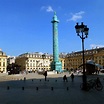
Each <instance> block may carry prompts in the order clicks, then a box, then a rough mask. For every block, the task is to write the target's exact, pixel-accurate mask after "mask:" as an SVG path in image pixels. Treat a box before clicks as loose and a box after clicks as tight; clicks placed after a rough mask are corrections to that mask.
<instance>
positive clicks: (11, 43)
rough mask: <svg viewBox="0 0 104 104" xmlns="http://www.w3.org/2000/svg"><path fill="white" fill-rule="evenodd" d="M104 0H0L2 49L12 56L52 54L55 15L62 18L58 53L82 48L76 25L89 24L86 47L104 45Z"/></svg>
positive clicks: (60, 19)
mask: <svg viewBox="0 0 104 104" xmlns="http://www.w3.org/2000/svg"><path fill="white" fill-rule="evenodd" d="M103 4H104V1H103V0H0V48H1V49H2V50H3V51H4V52H5V53H6V54H7V55H11V56H18V55H20V54H22V53H25V52H43V53H49V54H51V53H52V23H51V21H52V18H53V15H54V11H56V14H57V17H58V19H59V21H60V22H59V24H58V35H59V52H60V53H61V52H65V53H68V52H72V51H80V50H82V44H81V39H80V37H78V36H77V35H76V32H75V25H76V23H77V22H78V23H79V24H80V23H81V22H84V24H85V25H87V26H88V27H89V36H88V38H87V39H85V49H91V48H95V47H103V46H104V29H103V27H104V13H103V12H104V6H103Z"/></svg>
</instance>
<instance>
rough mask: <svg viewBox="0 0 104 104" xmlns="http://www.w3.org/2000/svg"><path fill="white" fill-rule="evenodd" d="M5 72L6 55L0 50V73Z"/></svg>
mask: <svg viewBox="0 0 104 104" xmlns="http://www.w3.org/2000/svg"><path fill="white" fill-rule="evenodd" d="M6 72H7V55H6V54H5V53H4V52H3V51H2V50H0V73H6Z"/></svg>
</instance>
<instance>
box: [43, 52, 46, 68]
mask: <svg viewBox="0 0 104 104" xmlns="http://www.w3.org/2000/svg"><path fill="white" fill-rule="evenodd" d="M45 58H46V55H45V54H43V55H42V59H43V70H44V59H45Z"/></svg>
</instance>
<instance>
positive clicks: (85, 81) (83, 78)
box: [82, 74, 88, 91]
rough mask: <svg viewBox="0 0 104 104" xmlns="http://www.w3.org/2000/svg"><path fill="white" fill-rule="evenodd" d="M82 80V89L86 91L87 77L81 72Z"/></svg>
mask: <svg viewBox="0 0 104 104" xmlns="http://www.w3.org/2000/svg"><path fill="white" fill-rule="evenodd" d="M82 80H83V85H82V90H85V91H87V89H88V88H87V87H88V86H87V77H86V75H85V74H83V76H82Z"/></svg>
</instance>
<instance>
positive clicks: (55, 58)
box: [51, 12, 62, 72]
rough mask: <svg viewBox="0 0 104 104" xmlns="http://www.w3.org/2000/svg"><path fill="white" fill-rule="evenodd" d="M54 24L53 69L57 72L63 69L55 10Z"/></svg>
mask: <svg viewBox="0 0 104 104" xmlns="http://www.w3.org/2000/svg"><path fill="white" fill-rule="evenodd" d="M51 23H52V25H53V61H52V63H51V70H55V71H57V72H61V71H62V64H61V62H60V61H59V50H58V23H59V20H58V19H57V16H56V12H54V16H53V20H52V21H51Z"/></svg>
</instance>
